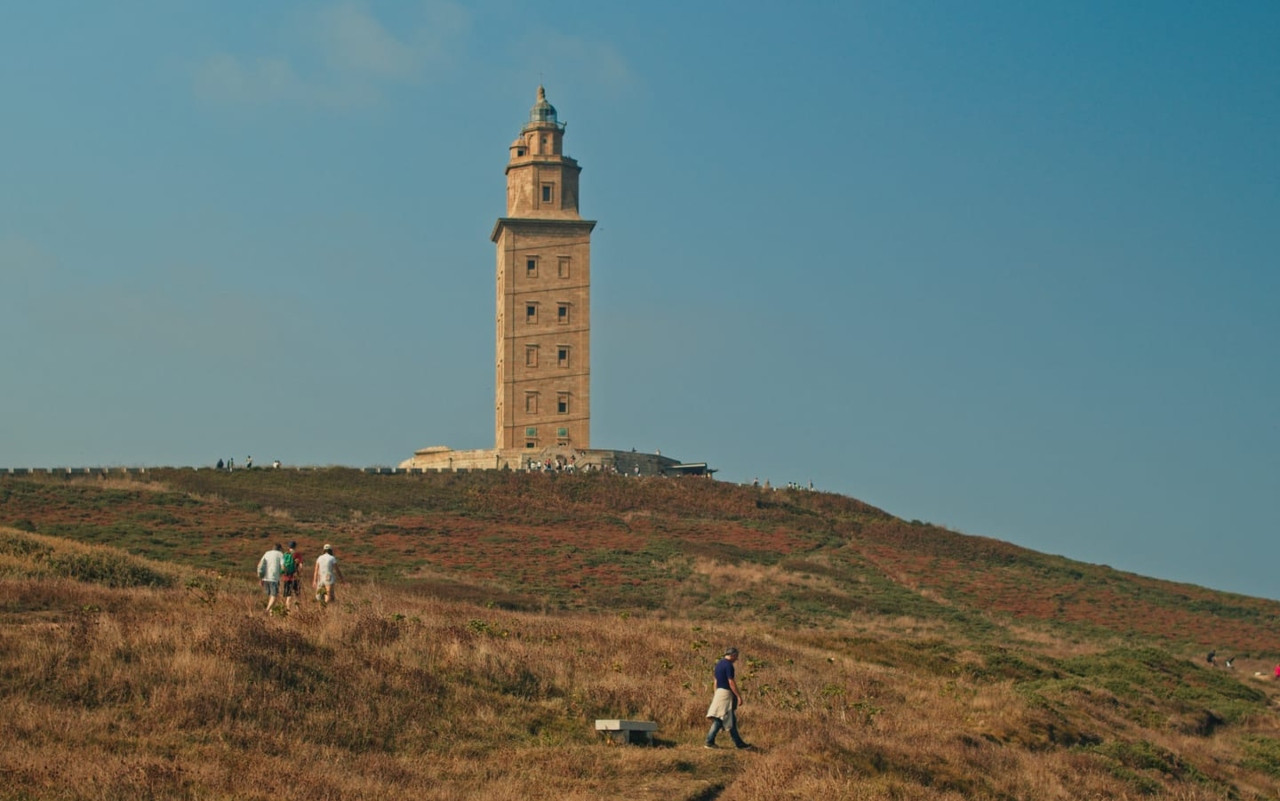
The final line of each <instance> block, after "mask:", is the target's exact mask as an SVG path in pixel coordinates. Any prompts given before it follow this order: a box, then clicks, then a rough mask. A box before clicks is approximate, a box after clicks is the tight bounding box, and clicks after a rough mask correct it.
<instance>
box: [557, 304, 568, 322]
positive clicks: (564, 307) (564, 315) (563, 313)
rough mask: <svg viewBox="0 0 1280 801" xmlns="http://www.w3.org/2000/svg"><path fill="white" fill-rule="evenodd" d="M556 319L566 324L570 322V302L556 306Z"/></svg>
mask: <svg viewBox="0 0 1280 801" xmlns="http://www.w3.org/2000/svg"><path fill="white" fill-rule="evenodd" d="M556 321H557V322H559V323H560V324H561V325H565V324H567V323H568V322H569V304H568V303H561V304H560V305H559V306H557V307H556Z"/></svg>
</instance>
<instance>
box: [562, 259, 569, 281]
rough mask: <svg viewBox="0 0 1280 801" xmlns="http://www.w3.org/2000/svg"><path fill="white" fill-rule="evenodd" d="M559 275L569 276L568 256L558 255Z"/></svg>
mask: <svg viewBox="0 0 1280 801" xmlns="http://www.w3.org/2000/svg"><path fill="white" fill-rule="evenodd" d="M560 277H561V278H568V277H569V257H568V256H561V257H560Z"/></svg>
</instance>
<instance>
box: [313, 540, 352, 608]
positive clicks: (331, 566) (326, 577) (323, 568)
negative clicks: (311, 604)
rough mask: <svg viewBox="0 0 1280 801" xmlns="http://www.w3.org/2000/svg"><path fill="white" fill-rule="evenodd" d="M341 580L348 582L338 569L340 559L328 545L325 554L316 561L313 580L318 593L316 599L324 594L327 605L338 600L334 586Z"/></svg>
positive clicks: (325, 547)
mask: <svg viewBox="0 0 1280 801" xmlns="http://www.w3.org/2000/svg"><path fill="white" fill-rule="evenodd" d="M339 579H342V580H343V581H346V579H345V578H344V577H343V575H342V570H340V569H339V568H338V558H337V557H336V556H334V555H333V546H332V545H328V544H326V545H325V546H324V553H322V554H320V557H319V558H318V559H316V567H315V570H314V571H313V575H312V578H311V584H312V586H313V587H314V588H315V591H316V598H317V599H319V598H320V597H321V595H322V594H323V596H324V602H325V603H330V602H332V601H335V600H337V596H336V595H335V594H334V590H333V585H334V584H335V583H336V582H337V581H338V580H339Z"/></svg>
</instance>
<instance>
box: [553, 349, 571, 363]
mask: <svg viewBox="0 0 1280 801" xmlns="http://www.w3.org/2000/svg"><path fill="white" fill-rule="evenodd" d="M556 361H557V362H559V364H560V366H561V367H568V366H569V349H568V348H558V349H557V350H556Z"/></svg>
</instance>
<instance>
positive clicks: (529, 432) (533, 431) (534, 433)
mask: <svg viewBox="0 0 1280 801" xmlns="http://www.w3.org/2000/svg"><path fill="white" fill-rule="evenodd" d="M524 435H525V436H526V437H536V436H538V429H536V428H526V429H525V430H524Z"/></svg>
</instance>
